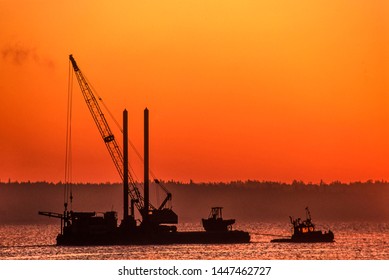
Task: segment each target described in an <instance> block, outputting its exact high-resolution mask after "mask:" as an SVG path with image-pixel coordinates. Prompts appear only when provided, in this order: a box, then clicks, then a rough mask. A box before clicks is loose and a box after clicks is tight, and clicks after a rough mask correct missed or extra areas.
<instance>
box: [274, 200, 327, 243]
mask: <svg viewBox="0 0 389 280" xmlns="http://www.w3.org/2000/svg"><path fill="white" fill-rule="evenodd" d="M305 211H306V216H307V218H306V220H304V221H301V219H300V218H297V219H293V217H291V216H289V218H290V222H291V224H292V226H293V235H292V237H291V238H289V239H273V240H271V242H296V243H309V242H333V241H334V233H333V232H332V231H331V230H328V232H324V233H323V232H322V231H321V230H315V225H314V224H313V223H312V218H311V212H310V211H309V209H308V207H306V208H305Z"/></svg>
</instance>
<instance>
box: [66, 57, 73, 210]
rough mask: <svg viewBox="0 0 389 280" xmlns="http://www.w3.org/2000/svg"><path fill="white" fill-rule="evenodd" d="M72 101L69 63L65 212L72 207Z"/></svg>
mask: <svg viewBox="0 0 389 280" xmlns="http://www.w3.org/2000/svg"><path fill="white" fill-rule="evenodd" d="M72 101H73V71H72V66H71V63H70V61H69V74H68V103H67V116H66V148H65V153H66V154H65V188H64V206H65V211H66V210H67V206H68V203H69V197H70V207H72V200H73V194H72V184H71V182H72V143H71V142H72V103H73V102H72Z"/></svg>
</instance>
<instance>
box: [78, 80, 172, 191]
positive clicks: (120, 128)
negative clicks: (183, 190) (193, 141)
mask: <svg viewBox="0 0 389 280" xmlns="http://www.w3.org/2000/svg"><path fill="white" fill-rule="evenodd" d="M84 77H85V75H84ZM85 79H86V80H87V82H88V84H89V86H90V87H91V88H92V90H93V92H94V93H95V94H96V96H97V99H98V101H99V102H100V103H101V104H102V105H103V107H104V108H105V110H106V111H107V112H108V114H109V116H110V117H111V119H112V120H113V121H114V123H115V124H116V126H117V128H118V129H119V131H120V132H121V133H122V134H123V128H122V127H121V125H120V123H119V122H118V121H117V120H116V118H115V117H114V115H113V114H112V113H111V111H110V110H109V108H108V106H107V105H106V104H105V102H104V101H103V99H102V98H101V96H100V95H99V94H98V93H97V91H96V89H95V88H94V87H93V85H92V84H91V83H90V82H89V81H88V79H87V77H85ZM128 144H130V146H131V148H132V149H133V151H134V152H135V154H136V155H137V157H138V158H139V160H140V161H141V162H142V163H143V164H144V159H143V157H142V155H141V154H140V153H139V151H138V150H137V148H136V147H135V145H134V144H133V143H132V142H131V140H130V139H128ZM130 169H131V171H132V174H133V175H134V177H135V178H136V180H138V178H137V176H136V174H135V172H134V170H133V169H132V167H131V166H130ZM149 172H150V175H151V177H152V178H153V180H154V182H156V183H157V184H158V185H159V186H160V187H161V188H162V189H163V190H164V191H165V192H166V193H169V191H168V189H167V188H166V187H165V186H164V185H162V184H161V182H160V181H159V180H158V179H157V177H156V176H155V174H154V172H153V171H152V170H151V169H150V170H149ZM138 182H139V180H138Z"/></svg>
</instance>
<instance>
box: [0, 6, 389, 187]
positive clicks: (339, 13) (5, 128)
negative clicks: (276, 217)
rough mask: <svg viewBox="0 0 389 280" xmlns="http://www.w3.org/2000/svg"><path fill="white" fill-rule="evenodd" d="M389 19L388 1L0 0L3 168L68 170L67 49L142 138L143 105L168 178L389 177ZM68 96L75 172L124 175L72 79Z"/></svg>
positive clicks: (36, 175) (57, 176) (48, 173)
mask: <svg viewBox="0 0 389 280" xmlns="http://www.w3.org/2000/svg"><path fill="white" fill-rule="evenodd" d="M388 19H389V4H388V2H387V1H386V0H382V1H379V0H377V1H362V0H349V1H347V0H340V1H339V0H333V1H328V0H326V1H324V0H318V1H311V0H302V1H294V0H280V1H255V0H252V1H249V0H243V1H226V0H215V1H208V0H196V1H179V0H176V1H170V0H167V1H156V0H150V1H127V0H123V1H114V2H113V1H91V0H85V1H32V0H31V1H27V0H24V1H23V0H20V1H11V0H8V1H7V0H0V26H1V32H0V51H1V53H0V55H1V56H0V73H1V75H0V102H1V108H2V109H1V110H0V120H1V124H0V127H1V137H0V152H1V161H0V180H1V181H3V182H4V181H7V180H8V179H9V178H10V179H11V180H19V181H26V180H31V181H35V180H47V181H54V182H57V181H60V180H63V179H64V162H65V158H64V157H65V132H66V129H65V127H66V100H67V83H68V69H69V68H68V67H69V65H68V55H69V54H70V53H72V54H73V55H74V57H75V59H76V60H77V62H78V64H79V66H80V68H81V70H82V72H83V73H84V74H85V75H86V76H87V77H88V79H89V80H90V82H91V83H92V84H93V86H94V87H95V88H96V89H97V90H98V93H99V94H100V95H101V96H102V97H103V99H104V100H105V103H106V104H107V105H108V106H109V108H110V110H111V111H112V112H113V113H114V115H115V117H116V118H117V119H118V120H120V119H121V114H122V110H123V109H124V108H127V109H128V110H129V117H130V137H131V138H132V141H133V142H134V144H135V145H136V146H137V147H138V149H139V151H141V152H142V150H143V147H142V125H143V124H142V117H143V109H144V108H145V107H146V106H147V107H148V108H149V109H150V120H151V124H150V129H151V131H150V137H151V140H150V141H151V147H150V149H151V150H150V152H151V158H150V163H151V167H152V169H153V171H154V173H156V175H157V176H158V177H160V178H162V179H165V180H168V179H175V180H181V181H189V180H190V179H192V180H194V181H230V180H246V179H257V180H274V181H285V182H290V181H292V180H293V179H297V180H303V181H305V182H310V181H313V182H318V181H320V180H321V179H323V180H324V181H327V182H329V181H333V180H340V181H345V182H348V181H356V180H362V181H364V180H368V179H373V180H376V179H378V180H381V179H384V180H389V168H388V167H389V98H388V94H389V85H388V83H389V20H388ZM73 106H74V118H73V180H74V181H76V182H79V181H82V182H88V181H89V182H106V181H115V182H117V181H119V177H118V175H117V173H116V170H115V168H114V166H113V163H112V162H111V159H110V158H109V155H108V152H107V151H106V148H105V147H104V144H103V142H102V140H101V139H100V136H99V134H98V131H97V129H96V127H95V124H94V123H93V121H92V118H91V116H90V115H89V112H88V110H87V107H86V105H85V102H84V101H83V99H82V95H81V92H80V90H79V87H78V84H77V83H76V81H74V103H73ZM109 122H110V123H111V126H112V127H114V125H113V123H112V121H111V120H109ZM120 137H121V136H120V135H118V134H117V138H118V139H119V140H120V139H121V138H120ZM120 142H121V140H120ZM131 157H132V159H131V160H130V161H131V162H132V164H133V165H134V168H135V169H136V170H137V173H138V174H137V177H138V178H139V179H141V178H142V177H143V176H142V173H141V164H140V162H139V161H138V160H136V159H135V158H134V157H135V156H134V155H131Z"/></svg>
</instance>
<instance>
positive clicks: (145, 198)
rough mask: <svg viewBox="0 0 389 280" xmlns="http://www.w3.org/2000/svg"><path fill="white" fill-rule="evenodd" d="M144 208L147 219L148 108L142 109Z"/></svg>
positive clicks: (145, 218)
mask: <svg viewBox="0 0 389 280" xmlns="http://www.w3.org/2000/svg"><path fill="white" fill-rule="evenodd" d="M144 191H145V192H144V200H145V205H144V210H143V221H145V222H146V223H147V222H148V220H149V217H148V216H149V110H148V109H147V108H146V109H145V110H144Z"/></svg>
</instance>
